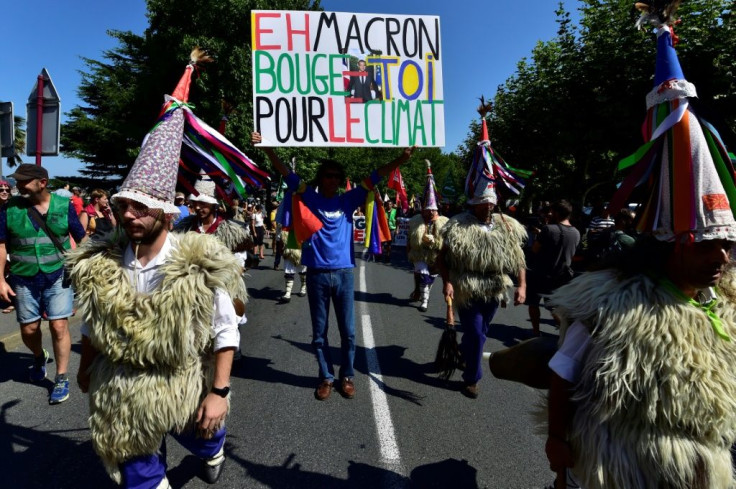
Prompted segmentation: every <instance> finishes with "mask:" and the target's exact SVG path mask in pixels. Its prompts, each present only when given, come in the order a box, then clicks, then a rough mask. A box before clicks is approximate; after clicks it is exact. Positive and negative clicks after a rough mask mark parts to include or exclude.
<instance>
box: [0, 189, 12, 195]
mask: <svg viewBox="0 0 736 489" xmlns="http://www.w3.org/2000/svg"><path fill="white" fill-rule="evenodd" d="M3 192H6V193H7V192H10V189H9V188H0V194H1V193H3Z"/></svg>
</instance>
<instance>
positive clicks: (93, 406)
mask: <svg viewBox="0 0 736 489" xmlns="http://www.w3.org/2000/svg"><path fill="white" fill-rule="evenodd" d="M170 236H171V239H172V241H173V250H172V252H171V256H170V257H169V259H168V260H167V261H166V263H165V264H164V265H163V266H162V267H161V273H162V275H163V280H162V283H161V285H160V286H159V287H158V289H157V290H156V292H154V293H152V294H141V293H138V292H137V291H136V290H135V288H134V287H133V285H132V284H131V283H130V280H129V279H128V276H127V274H126V271H125V269H124V268H123V266H122V265H121V263H122V256H123V252H124V250H125V246H127V242H125V241H123V242H121V241H117V242H114V241H87V242H86V243H85V244H84V245H82V246H80V247H79V248H77V249H76V250H73V251H71V252H69V253H68V254H67V266H68V267H69V269H70V270H71V278H72V282H73V285H74V288H75V289H76V292H77V298H78V300H79V311H80V313H81V314H82V316H83V317H84V320H85V322H86V323H87V324H89V325H90V335H89V339H90V341H91V343H92V346H93V347H94V348H95V349H96V350H98V351H99V352H100V354H99V355H98V356H97V358H96V359H95V361H94V363H93V364H92V367H91V384H90V398H89V399H90V418H89V422H90V428H91V431H92V442H93V446H94V448H95V451H96V452H97V453H98V455H99V456H100V457H101V458H102V461H103V463H104V464H105V467H106V468H107V471H108V472H109V474H110V476H111V477H112V478H113V479H114V480H116V481H118V482H119V481H120V478H121V476H120V472H119V469H118V464H120V463H121V462H124V461H125V460H129V459H131V458H133V457H136V456H141V455H149V454H152V453H156V452H157V451H158V449H159V446H160V445H161V440H162V438H163V436H164V435H165V434H166V433H168V432H170V431H174V432H183V431H185V430H189V429H193V427H194V420H195V416H196V413H197V409H198V407H199V405H200V404H201V402H202V400H203V399H204V397H205V396H206V394H207V393H208V392H209V391H210V389H211V387H212V384H213V381H214V378H213V376H214V352H213V344H214V337H213V333H212V317H213V313H214V296H215V290H216V289H221V290H223V291H225V292H227V293H228V294H229V295H230V297H231V298H232V299H233V300H237V299H239V300H241V301H242V302H245V301H246V300H247V299H246V291H245V285H244V283H243V280H241V278H240V265H239V264H238V260H237V259H236V258H235V256H233V254H232V253H231V252H230V251H229V250H227V249H226V248H225V247H224V246H223V245H222V243H220V241H218V240H217V239H216V238H214V237H213V236H208V235H203V234H195V233H187V234H183V235H170Z"/></svg>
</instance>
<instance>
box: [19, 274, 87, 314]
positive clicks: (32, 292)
mask: <svg viewBox="0 0 736 489" xmlns="http://www.w3.org/2000/svg"><path fill="white" fill-rule="evenodd" d="M13 278H14V277H13V276H12V275H11V276H10V281H11V283H10V285H11V287H12V288H13V291H14V292H15V313H16V317H17V318H18V323H19V324H30V323H35V322H36V321H38V320H39V319H41V315H42V313H43V312H46V319H49V320H52V319H64V318H68V317H69V316H71V315H72V311H73V308H74V292H73V291H72V288H71V287H63V286H62V283H63V281H64V274H61V275H59V278H57V279H56V281H54V282H53V283H51V284H47V285H40V284H38V283H37V282H38V281H34V282H33V283H27V282H26V281H20V280H13Z"/></svg>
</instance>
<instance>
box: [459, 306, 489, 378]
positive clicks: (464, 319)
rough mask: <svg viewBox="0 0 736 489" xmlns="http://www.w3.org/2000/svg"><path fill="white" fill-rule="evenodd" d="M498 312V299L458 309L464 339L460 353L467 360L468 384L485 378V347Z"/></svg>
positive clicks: (466, 373)
mask: <svg viewBox="0 0 736 489" xmlns="http://www.w3.org/2000/svg"><path fill="white" fill-rule="evenodd" d="M497 310H498V300H496V299H493V300H491V301H490V302H473V303H470V304H468V305H467V306H466V307H464V308H462V309H458V314H459V316H460V324H461V325H462V327H463V338H462V340H461V342H460V352H461V353H462V355H463V360H465V371H464V372H463V380H464V381H465V382H466V383H467V384H475V383H477V382H478V381H479V380H480V379H481V377H483V365H482V363H483V362H482V360H483V345H484V344H485V343H486V336H487V335H488V329H489V328H490V326H491V321H493V316H495V315H496V311H497Z"/></svg>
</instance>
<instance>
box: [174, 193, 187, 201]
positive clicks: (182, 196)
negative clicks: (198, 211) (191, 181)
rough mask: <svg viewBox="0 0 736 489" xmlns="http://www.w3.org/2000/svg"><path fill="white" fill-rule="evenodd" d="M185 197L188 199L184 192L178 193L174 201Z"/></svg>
mask: <svg viewBox="0 0 736 489" xmlns="http://www.w3.org/2000/svg"><path fill="white" fill-rule="evenodd" d="M185 197H186V195H184V192H177V193H176V195H175V196H174V200H176V199H183V198H185Z"/></svg>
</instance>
